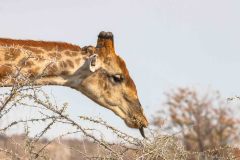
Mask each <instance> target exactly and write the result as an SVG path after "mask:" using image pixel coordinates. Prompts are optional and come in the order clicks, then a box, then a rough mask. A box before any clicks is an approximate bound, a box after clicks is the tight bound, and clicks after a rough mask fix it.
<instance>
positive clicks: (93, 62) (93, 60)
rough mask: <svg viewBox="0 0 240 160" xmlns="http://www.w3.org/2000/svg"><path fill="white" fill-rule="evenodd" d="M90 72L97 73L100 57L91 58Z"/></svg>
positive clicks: (92, 56) (93, 56) (94, 55)
mask: <svg viewBox="0 0 240 160" xmlns="http://www.w3.org/2000/svg"><path fill="white" fill-rule="evenodd" d="M88 60H89V70H90V71H91V72H95V71H96V70H97V69H98V68H99V63H98V56H97V55H96V54H93V55H91V56H90V57H89V59H88Z"/></svg>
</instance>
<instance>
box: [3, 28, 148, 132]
mask: <svg viewBox="0 0 240 160" xmlns="http://www.w3.org/2000/svg"><path fill="white" fill-rule="evenodd" d="M20 68H21V75H24V77H28V78H29V79H30V80H34V84H35V85H60V86H67V87H70V88H73V89H76V90H78V91H80V92H81V93H83V94H84V95H86V96H87V97H89V98H90V99H92V100H93V101H94V102H96V103H98V104H99V105H101V106H103V107H105V108H107V109H110V110H112V111H113V112H114V113H115V114H116V115H117V116H119V117H120V118H122V119H123V120H124V122H125V123H126V125H127V126H128V127H131V128H138V129H139V130H140V133H141V134H142V136H144V132H143V128H145V127H147V126H148V121H147V118H146V117H145V115H144V113H143V108H142V106H141V104H140V102H139V99H138V95H137V89H136V86H135V84H134V82H133V80H132V78H131V77H130V75H129V72H128V70H127V67H126V64H125V62H124V60H123V59H122V58H121V57H120V56H118V55H117V54H116V53H115V49H114V39H113V34H112V33H111V32H100V34H99V35H98V41H97V45H96V47H93V46H86V47H83V48H81V47H79V46H77V45H73V44H69V43H63V42H45V41H32V40H13V39H4V38H0V86H2V87H4V86H12V85H14V83H15V80H14V79H13V77H14V76H15V74H16V70H17V69H20ZM11 77H12V78H11Z"/></svg>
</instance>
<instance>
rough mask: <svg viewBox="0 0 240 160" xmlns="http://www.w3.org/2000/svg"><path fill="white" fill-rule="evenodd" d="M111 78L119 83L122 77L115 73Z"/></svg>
mask: <svg viewBox="0 0 240 160" xmlns="http://www.w3.org/2000/svg"><path fill="white" fill-rule="evenodd" d="M112 79H113V81H114V82H115V83H121V82H122V81H123V79H124V78H123V76H122V75H120V74H115V75H113V76H112Z"/></svg>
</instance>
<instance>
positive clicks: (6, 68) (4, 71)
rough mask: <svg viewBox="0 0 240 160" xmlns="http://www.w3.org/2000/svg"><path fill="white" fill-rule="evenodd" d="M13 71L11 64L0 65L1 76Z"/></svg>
mask: <svg viewBox="0 0 240 160" xmlns="http://www.w3.org/2000/svg"><path fill="white" fill-rule="evenodd" d="M11 73H12V66H11V65H10V64H6V65H2V66H0V77H4V76H6V75H9V74H11Z"/></svg>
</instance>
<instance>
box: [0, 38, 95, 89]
mask: <svg viewBox="0 0 240 160" xmlns="http://www.w3.org/2000/svg"><path fill="white" fill-rule="evenodd" d="M94 50H95V48H94V47H84V48H82V49H81V48H80V47H78V46H74V45H71V44H66V43H57V42H41V41H21V40H11V39H0V85H1V86H11V85H13V84H14V83H16V81H19V78H20V79H22V80H23V81H25V80H24V79H29V80H30V81H32V82H33V83H34V84H37V85H61V86H69V87H72V88H74V87H76V85H78V84H79V83H80V82H81V80H82V79H83V78H84V76H86V74H88V73H87V72H85V68H84V63H85V61H86V59H87V57H89V56H90V55H91V54H93V52H94ZM16 77H17V78H18V79H17V80H16Z"/></svg>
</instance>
